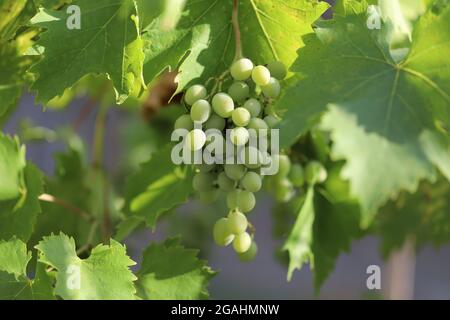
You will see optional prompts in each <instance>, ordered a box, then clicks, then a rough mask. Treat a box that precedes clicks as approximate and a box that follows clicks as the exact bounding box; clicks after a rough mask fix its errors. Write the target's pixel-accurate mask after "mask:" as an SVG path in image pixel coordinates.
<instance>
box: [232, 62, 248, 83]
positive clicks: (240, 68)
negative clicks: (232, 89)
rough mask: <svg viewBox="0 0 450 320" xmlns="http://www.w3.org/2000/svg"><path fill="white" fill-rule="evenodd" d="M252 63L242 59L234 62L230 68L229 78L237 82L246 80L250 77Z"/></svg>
mask: <svg viewBox="0 0 450 320" xmlns="http://www.w3.org/2000/svg"><path fill="white" fill-rule="evenodd" d="M252 70H253V62H252V61H251V60H249V59H246V58H242V59H239V60H237V61H235V62H234V63H233V64H232V65H231V68H230V73H231V76H232V77H233V78H234V79H235V80H238V81H243V80H247V79H248V78H250V76H251V75H252Z"/></svg>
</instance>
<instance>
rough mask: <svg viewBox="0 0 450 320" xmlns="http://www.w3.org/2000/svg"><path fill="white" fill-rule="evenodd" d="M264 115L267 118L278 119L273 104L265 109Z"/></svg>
mask: <svg viewBox="0 0 450 320" xmlns="http://www.w3.org/2000/svg"><path fill="white" fill-rule="evenodd" d="M264 114H265V115H267V116H274V117H275V118H276V117H277V113H276V112H275V109H274V106H273V104H269V105H267V106H266V107H265V108H264Z"/></svg>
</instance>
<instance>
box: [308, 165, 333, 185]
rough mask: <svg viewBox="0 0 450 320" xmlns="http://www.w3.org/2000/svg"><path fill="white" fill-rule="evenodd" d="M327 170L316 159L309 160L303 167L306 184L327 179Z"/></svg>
mask: <svg viewBox="0 0 450 320" xmlns="http://www.w3.org/2000/svg"><path fill="white" fill-rule="evenodd" d="M327 176H328V174H327V170H326V169H325V167H324V166H323V165H322V164H321V163H320V162H318V161H311V162H310V163H308V165H307V166H306V168H305V178H306V182H307V183H308V184H315V183H322V182H324V181H325V180H327Z"/></svg>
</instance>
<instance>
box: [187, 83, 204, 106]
mask: <svg viewBox="0 0 450 320" xmlns="http://www.w3.org/2000/svg"><path fill="white" fill-rule="evenodd" d="M207 94H208V92H207V91H206V88H205V87H204V86H202V85H200V84H196V85H193V86H192V87H190V88H189V89H187V91H186V94H185V95H184V101H186V103H187V104H188V105H190V106H192V105H193V104H194V102H195V101H197V100H200V99H205V97H206V95H207Z"/></svg>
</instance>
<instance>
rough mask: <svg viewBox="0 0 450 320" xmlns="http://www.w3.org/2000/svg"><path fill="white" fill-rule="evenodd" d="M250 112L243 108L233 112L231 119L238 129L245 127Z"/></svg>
mask: <svg viewBox="0 0 450 320" xmlns="http://www.w3.org/2000/svg"><path fill="white" fill-rule="evenodd" d="M250 117H251V116H250V112H249V111H248V110H247V109H245V108H237V109H234V110H233V113H232V114H231V119H233V122H234V124H235V125H236V126H238V127H245V126H246V125H247V124H248V123H249V121H250Z"/></svg>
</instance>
